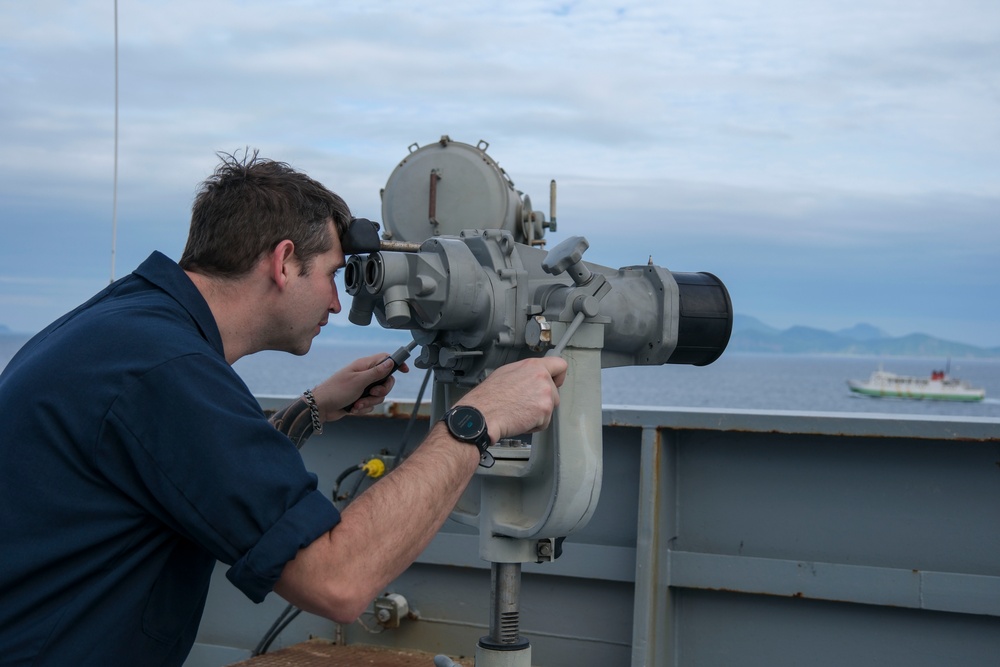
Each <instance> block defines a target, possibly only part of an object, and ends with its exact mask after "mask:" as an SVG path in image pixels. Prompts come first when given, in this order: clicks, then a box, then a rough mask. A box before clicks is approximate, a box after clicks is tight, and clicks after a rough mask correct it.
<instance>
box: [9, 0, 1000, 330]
mask: <svg viewBox="0 0 1000 667" xmlns="http://www.w3.org/2000/svg"><path fill="white" fill-rule="evenodd" d="M112 9H113V8H112V5H111V4H110V3H107V2H106V1H104V0H83V1H80V2H73V3H67V2H63V1H57V0H35V1H33V2H31V3H12V4H9V6H8V7H5V10H4V11H5V20H4V22H3V23H2V24H0V44H2V45H3V46H2V47H0V55H2V57H0V85H2V86H3V89H4V91H5V94H4V96H3V98H2V99H0V145H2V146H3V147H4V150H5V155H7V156H8V159H7V160H6V161H5V162H4V164H0V197H3V200H4V202H5V210H4V211H2V212H0V224H2V225H3V229H4V231H5V232H6V233H7V238H8V243H7V244H6V245H5V247H4V248H3V249H0V260H2V261H3V262H5V265H6V266H11V267H18V270H22V271H31V270H36V269H32V268H31V266H32V265H33V264H35V265H37V264H38V261H37V257H40V256H47V257H50V258H51V259H52V260H53V261H55V262H56V265H57V266H58V267H59V268H58V271H60V272H64V273H65V275H66V276H67V277H68V278H70V277H78V278H79V277H86V276H89V275H100V274H103V273H104V272H105V270H106V269H105V265H106V263H107V261H106V256H107V245H108V243H107V240H108V236H109V231H108V230H109V229H110V224H111V208H112V202H111V193H112V173H113V140H114V113H113V111H114V41H113V37H114V34H113V30H114V24H113V14H112ZM119 30H120V52H119V75H120V90H119V95H120V127H119V144H120V146H119V172H118V174H119V184H118V192H119V200H118V214H119V221H120V228H119V229H120V237H119V243H120V245H119V253H120V254H119V259H120V265H121V266H122V267H123V270H126V269H125V267H129V266H130V265H132V264H134V263H138V261H141V259H142V258H144V257H145V254H147V253H148V251H149V250H151V249H153V248H161V249H165V250H167V251H168V254H175V255H176V254H177V253H178V252H179V249H180V246H181V245H182V244H183V238H184V235H185V232H186V225H187V214H188V208H189V206H190V203H191V199H192V197H193V194H194V192H195V190H196V188H197V185H198V183H199V182H200V181H201V180H202V179H203V178H205V177H206V176H207V175H208V174H209V173H211V171H212V169H213V168H214V165H215V157H214V153H215V151H218V150H224V151H233V150H237V149H240V148H243V147H245V146H251V147H256V148H260V149H261V153H262V154H263V155H267V156H268V157H273V158H276V159H281V160H284V161H287V162H290V163H291V164H293V165H294V166H296V167H298V168H300V169H303V170H305V171H307V172H308V173H310V175H313V176H315V177H317V178H319V179H320V180H322V181H323V182H325V183H328V184H329V185H330V186H331V187H332V188H333V189H335V190H337V191H338V192H340V193H341V194H342V195H344V196H345V198H346V199H347V200H348V202H349V203H350V204H351V206H352V207H353V208H354V209H355V211H356V212H358V213H360V214H362V215H366V216H369V217H378V216H380V214H381V213H380V208H381V206H380V199H379V189H380V188H381V187H383V186H384V185H385V183H386V180H387V179H388V177H389V174H390V173H391V171H392V169H393V168H394V167H395V166H396V165H397V164H398V163H399V161H400V160H401V159H403V158H404V157H405V156H406V155H407V153H408V148H407V147H408V146H410V145H411V144H412V143H414V142H418V143H419V144H427V143H430V142H433V141H435V140H437V138H438V137H439V136H441V135H442V134H448V135H450V136H451V137H452V138H453V139H455V140H457V141H463V142H466V143H470V144H475V143H476V142H477V141H479V140H480V139H484V140H486V141H488V142H489V144H490V150H489V152H490V155H491V156H493V157H494V158H495V159H497V160H498V161H499V162H500V164H501V165H502V166H503V167H504V168H505V169H506V170H507V173H508V174H509V175H510V176H511V178H512V179H513V181H514V182H515V184H516V185H517V187H518V189H521V190H523V191H524V192H526V193H528V194H529V195H530V196H531V197H532V201H533V203H534V205H535V208H539V209H542V210H547V203H546V200H547V192H548V183H549V180H550V179H553V178H554V179H556V180H557V181H558V182H559V193H560V195H559V196H560V222H561V227H560V232H559V234H558V235H555V236H556V240H558V239H559V238H564V237H565V236H566V235H568V234H571V233H582V234H584V235H587V236H588V238H591V240H592V243H593V245H594V247H593V248H592V250H591V251H590V253H591V254H595V257H594V261H598V262H599V263H605V264H614V263H618V262H620V264H619V265H623V264H626V263H628V264H631V263H637V262H642V261H645V259H646V256H648V255H649V254H650V251H652V252H653V253H654V254H656V255H657V258H658V261H662V262H663V263H665V264H670V265H672V266H673V265H677V264H682V265H684V264H687V265H688V266H691V267H693V268H695V269H696V270H715V271H716V272H718V273H719V274H720V275H722V274H724V273H726V274H728V275H732V276H734V278H735V279H736V280H739V281H742V282H743V284H742V285H738V286H737V285H734V290H735V291H736V292H739V293H745V294H746V295H747V296H746V297H745V298H747V299H749V302H748V303H751V304H753V303H759V304H760V307H761V308H765V307H769V308H774V309H775V310H776V311H777V310H779V309H782V310H783V311H786V312H792V313H798V314H801V315H802V316H803V317H809V316H814V317H820V316H821V314H822V316H826V314H828V313H830V312H834V311H837V312H843V313H844V317H845V318H848V317H849V314H850V308H851V307H852V303H853V304H854V305H857V304H858V300H857V299H856V298H850V299H845V300H844V304H843V306H842V307H841V306H837V307H834V304H832V303H831V304H824V305H823V307H822V308H820V307H817V306H815V305H813V304H812V303H810V301H814V300H810V299H808V298H807V297H806V295H807V294H818V293H821V292H822V293H824V294H828V295H829V298H830V299H831V300H832V299H835V297H836V294H837V290H836V289H833V288H830V287H829V285H828V283H829V281H833V280H837V279H838V278H837V276H838V275H839V274H840V273H843V269H844V267H845V266H850V267H852V270H854V271H856V272H861V271H862V268H863V267H866V266H867V267H870V268H869V269H868V271H872V272H874V274H873V275H874V276H875V277H876V278H877V279H878V280H877V282H878V283H881V284H884V285H886V286H887V287H886V288H885V290H884V291H883V289H882V288H881V287H879V286H878V285H877V284H873V286H871V287H870V289H871V290H872V292H873V294H872V299H873V303H875V302H878V300H880V299H881V301H882V302H885V303H892V304H898V303H903V302H906V301H908V300H907V299H905V298H900V297H898V296H897V294H896V293H897V291H898V290H901V289H907V288H906V287H905V286H903V285H904V283H905V281H906V280H909V281H912V282H911V284H910V286H909V288H908V289H909V290H910V292H909V293H912V294H919V293H921V292H922V291H924V290H925V289H926V288H925V287H924V286H923V283H926V282H929V281H931V280H932V279H931V278H928V277H927V276H928V275H933V276H934V277H933V281H940V282H942V283H947V284H949V285H955V286H960V287H961V289H965V290H966V292H967V293H968V294H969V299H978V298H979V294H980V291H978V288H977V287H976V281H979V283H985V284H987V285H990V286H992V287H993V288H997V287H1000V277H998V275H997V270H996V269H993V268H992V264H991V262H990V260H989V257H990V252H991V248H995V247H997V241H998V240H1000V239H998V238H997V235H998V232H997V231H996V230H997V229H1000V225H998V224H997V222H1000V221H998V220H997V214H996V213H995V211H997V210H998V207H997V202H998V200H1000V161H998V160H997V154H998V152H1000V123H997V122H996V118H998V117H1000V98H998V96H997V94H996V91H997V89H998V83H1000V73H998V71H997V68H996V63H997V62H998V60H1000V5H997V4H996V3H995V2H992V1H990V0H949V1H947V2H945V1H944V0H929V1H927V2H921V3H919V4H914V3H912V2H905V1H904V0H817V1H815V2H810V3H806V4H803V3H801V2H792V1H791V0H768V1H767V2H758V3H746V2H742V1H736V0H720V1H719V2H712V3H704V2H695V1H694V0H678V1H672V2H669V3H648V2H633V1H630V0H629V1H623V2H618V3H615V4H614V5H608V4H606V3H601V2H596V1H586V0H580V1H577V2H547V1H536V0H513V1H512V2H507V3H492V2H485V1H483V0H476V1H472V2H466V3H459V4H457V5H456V4H454V3H453V4H452V5H442V4H430V5H426V4H425V5H420V6H416V5H413V3H411V2H407V1H404V0H391V1H390V0H372V1H371V2H366V3H360V4H356V5H353V6H350V7H342V6H338V5H332V4H330V3H324V2H319V1H318V0H316V1H310V0H301V1H298V2H291V3H288V2H286V3H272V2H265V1H264V0H250V1H237V0H220V1H219V2H212V3H208V4H206V3H195V2H194V1H193V0H176V1H174V2H170V3H163V2H140V1H134V2H127V3H119ZM14 248H17V250H14ZM29 251H30V252H29ZM598 252H599V253H600V254H601V257H597V256H596V253H598ZM660 257H662V258H663V259H662V260H659V258H660ZM29 258H30V261H29ZM931 259H933V261H934V262H935V264H936V266H935V270H934V272H933V273H932V274H928V273H927V272H926V271H925V269H924V268H923V264H924V263H925V262H926V261H928V260H931ZM917 267H919V270H918V268H917ZM685 268H686V267H685ZM793 271H794V273H795V281H796V282H797V283H798V285H800V286H801V290H802V293H801V294H797V295H796V296H795V298H796V299H803V300H804V301H803V302H802V303H796V304H795V305H794V306H787V307H785V306H781V305H780V304H779V303H777V302H776V301H774V300H771V301H770V302H768V301H766V300H764V299H761V298H759V297H758V296H757V295H762V294H765V293H767V292H768V290H777V291H778V293H787V292H788V289H787V288H781V289H779V287H780V286H781V283H780V281H779V283H778V284H775V282H773V279H772V277H771V276H781V277H784V276H786V275H788V274H790V273H792V272H793ZM921 271H924V273H921ZM970 275H974V276H975V278H970V277H969V276H970ZM896 276H899V278H896ZM727 284H728V280H727ZM970 285H971V287H970ZM30 289H31V288H30V286H27V285H26V286H24V287H23V290H25V293H27V292H28V291H29V290H30ZM81 289H82V288H81ZM852 289H853V288H852ZM942 289H944V288H943V287H942ZM953 292H954V290H953ZM949 294H951V293H949ZM741 295H742V294H741ZM81 296H82V297H85V296H86V295H81ZM937 298H940V299H944V297H943V296H939V297H937ZM951 298H952V299H953V300H954V297H951ZM81 300H82V298H81ZM960 300H961V299H960ZM911 305H914V307H916V306H915V304H911ZM3 308H4V306H3V304H2V303H0V322H2V321H3V320H4V317H5V316H4V311H3ZM969 309H970V312H972V311H973V310H975V311H976V312H978V310H979V309H976V308H974V307H973V306H971V305H970V306H969ZM920 310H923V309H920ZM39 312H41V311H39ZM753 314H757V315H761V316H766V313H763V312H758V313H753ZM55 315H58V313H53V314H52V317H54V316H55ZM899 317H900V318H903V317H904V315H903V314H901V315H900V316H899ZM978 317H980V318H981V319H982V321H983V322H987V321H989V322H992V323H994V324H997V316H996V315H991V314H985V313H984V314H982V315H981V316H978ZM990 318H992V319H990ZM50 319H51V318H50ZM765 319H766V317H765ZM913 319H914V322H915V323H916V322H918V321H919V322H931V324H932V325H934V326H941V327H947V326H950V325H949V324H948V322H947V321H946V319H943V318H936V319H935V318H934V317H933V316H932V315H928V314H927V313H923V312H921V313H918V314H914V315H913ZM776 324H778V323H776ZM851 324H854V321H853V318H851V319H850V320H849V321H845V322H843V323H842V326H850V325H851ZM924 328H927V327H924ZM998 330H1000V329H998Z"/></svg>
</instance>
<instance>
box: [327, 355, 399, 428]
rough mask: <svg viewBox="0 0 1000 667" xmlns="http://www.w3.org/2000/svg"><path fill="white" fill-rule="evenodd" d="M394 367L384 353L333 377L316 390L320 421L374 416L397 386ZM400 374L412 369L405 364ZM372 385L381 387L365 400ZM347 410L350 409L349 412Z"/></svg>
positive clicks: (361, 361)
mask: <svg viewBox="0 0 1000 667" xmlns="http://www.w3.org/2000/svg"><path fill="white" fill-rule="evenodd" d="M392 367H393V363H392V360H391V359H389V353H387V352H380V353H378V354H373V355H371V356H367V357H362V358H361V359H357V360H356V361H353V362H352V363H350V364H348V365H347V366H345V367H344V368H342V369H340V370H339V371H337V372H336V373H334V374H333V375H331V376H330V377H329V378H327V379H326V380H324V381H323V382H322V383H321V384H319V385H317V386H316V388H315V389H313V395H314V396H315V397H316V406H317V407H318V408H319V414H320V418H321V419H322V420H323V421H324V422H329V421H335V420H337V419H340V418H341V417H343V416H345V415H347V414H348V413H350V414H355V415H363V414H367V413H369V412H371V411H372V409H374V407H375V406H376V405H378V404H379V403H381V402H382V401H384V400H385V397H386V395H387V394H388V393H389V392H390V391H391V390H392V387H393V385H394V384H395V383H396V379H395V378H393V377H392V376H391V375H390V374H391V373H392ZM399 370H400V371H402V372H404V373H408V372H409V370H410V368H409V366H407V365H406V364H405V363H403V364H400V366H399ZM386 376H388V377H386ZM383 380H384V381H383ZM372 383H379V384H376V385H375V386H373V387H372V388H371V391H370V394H369V395H368V396H365V397H363V398H362V397H361V394H362V392H364V390H365V389H366V388H367V387H368V386H369V385H371V384H372ZM344 406H349V407H348V408H347V409H345V408H344Z"/></svg>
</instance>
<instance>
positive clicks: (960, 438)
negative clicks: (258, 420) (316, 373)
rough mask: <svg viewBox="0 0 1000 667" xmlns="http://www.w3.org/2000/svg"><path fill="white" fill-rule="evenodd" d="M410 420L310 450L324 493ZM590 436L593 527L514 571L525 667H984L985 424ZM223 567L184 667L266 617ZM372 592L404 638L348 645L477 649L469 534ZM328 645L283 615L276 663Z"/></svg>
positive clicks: (733, 414) (990, 460) (389, 419)
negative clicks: (598, 491)
mask: <svg viewBox="0 0 1000 667" xmlns="http://www.w3.org/2000/svg"><path fill="white" fill-rule="evenodd" d="M261 403H262V405H264V406H265V407H269V406H273V407H277V406H278V405H281V404H283V403H284V399H261ZM409 408H410V406H409V404H407V403H405V402H400V403H390V404H388V405H386V406H383V408H382V411H381V413H380V414H379V415H376V416H369V417H366V418H348V419H345V420H344V421H343V422H341V423H338V424H337V425H336V426H334V427H332V428H330V429H328V430H327V434H325V435H324V436H322V437H318V438H314V439H313V440H311V441H310V442H309V443H308V444H307V445H306V447H305V448H304V449H303V456H304V457H305V459H306V462H307V465H308V466H309V467H310V469H312V470H313V471H315V472H316V473H317V474H318V475H319V477H320V480H321V488H325V490H326V491H329V487H330V485H331V484H332V481H333V479H334V478H335V477H336V475H337V474H338V473H339V472H340V471H341V470H343V469H345V468H347V467H348V466H350V465H354V464H356V463H357V462H358V461H360V460H362V459H363V458H365V457H366V456H368V455H371V454H375V453H376V451H375V450H373V448H379V447H386V448H388V449H394V448H395V447H396V445H397V443H398V441H399V438H400V437H401V435H402V432H403V428H404V426H405V420H404V419H401V418H397V416H399V415H405V414H407V413H408V410H409ZM603 419H604V451H605V464H604V490H603V492H602V496H601V501H600V505H599V506H598V508H597V511H596V512H595V514H594V517H593V519H592V520H591V522H590V524H589V525H588V526H587V527H586V528H585V529H584V530H582V531H581V532H579V533H577V534H575V535H573V536H571V537H570V538H569V539H568V540H567V541H566V544H565V547H564V554H563V556H562V557H561V558H560V559H559V560H557V561H556V562H554V563H547V564H542V565H534V564H526V565H525V566H524V568H523V579H522V584H521V634H523V635H524V636H525V637H527V638H528V639H530V640H531V643H532V658H533V662H534V663H535V664H537V665H541V666H544V667H559V666H561V665H628V664H631V665H632V666H633V667H640V666H647V665H648V666H653V665H657V666H658V665H678V666H681V665H768V666H775V665H844V664H850V665H880V666H881V665H885V664H906V665H941V664H955V665H959V664H960V665H996V664H997V660H998V659H997V656H998V655H1000V529H998V527H1000V420H993V419H950V418H928V417H924V418H914V417H900V416H890V415H871V414H865V415H857V414H832V413H800V412H781V413H775V412H758V411H718V410H694V409H644V408H633V407H628V406H606V407H605V410H604V415H603ZM418 430H419V429H418ZM400 502H406V499H400ZM381 529H382V530H386V531H389V530H392V527H391V526H382V527H381ZM222 571H223V570H222V568H220V571H219V572H218V573H217V577H216V580H215V581H213V586H212V592H211V594H210V599H209V605H208V608H207V609H206V612H205V618H204V620H203V622H202V628H201V633H200V635H199V645H197V646H196V650H195V651H194V652H193V653H192V657H191V659H190V660H189V661H188V663H187V665H188V666H189V667H215V666H216V665H220V664H226V663H225V662H220V661H219V658H218V657H215V658H212V657H208V656H209V655H210V654H211V653H213V652H215V655H216V656H219V655H220V653H219V652H220V651H226V650H228V651H229V652H228V653H226V655H227V656H230V655H237V654H239V653H240V652H242V654H243V655H247V654H248V653H249V650H250V649H251V648H252V647H253V646H254V645H255V644H256V642H257V640H258V639H259V638H260V636H261V635H263V633H264V632H265V630H266V629H267V627H268V626H269V625H270V624H271V622H272V621H273V620H274V618H276V617H277V615H278V614H279V613H280V611H281V609H282V608H283V606H284V605H283V603H282V602H281V601H280V600H278V599H276V598H275V596H270V598H269V599H268V600H266V601H265V602H264V603H263V604H262V605H257V606H255V605H253V604H252V603H250V602H248V601H246V600H245V599H243V598H242V597H241V596H240V594H239V593H238V592H236V591H235V590H234V589H233V588H232V587H231V586H230V585H229V584H228V582H226V581H225V579H224V577H223V576H222V575H221V572H222ZM390 590H391V592H393V593H399V594H402V595H403V596H404V597H406V599H407V601H408V602H409V605H410V608H411V609H413V610H416V613H417V615H418V616H419V618H418V620H408V621H404V623H403V626H402V627H401V628H399V629H398V630H390V631H385V632H382V633H381V634H371V633H369V632H367V631H366V630H365V629H364V628H363V627H362V626H361V625H359V624H354V625H351V626H349V627H346V628H343V637H344V638H345V639H346V641H348V642H351V643H371V644H380V645H388V646H397V647H409V648H419V649H423V650H428V651H433V652H445V653H452V654H465V655H472V653H473V652H474V650H475V644H476V641H477V640H478V638H479V637H480V636H482V635H485V634H487V632H488V626H489V608H490V598H489V595H490V571H489V563H486V562H484V561H481V560H480V559H479V557H478V538H477V536H476V535H475V532H474V529H472V528H470V527H468V526H464V525H461V524H458V523H455V522H448V523H447V524H446V526H445V528H444V530H443V531H442V532H441V533H440V534H439V535H438V536H437V537H436V538H435V540H434V541H433V542H432V544H431V545H430V547H429V548H428V549H427V550H426V551H425V552H424V554H422V556H421V558H420V559H419V560H418V562H417V563H416V564H414V565H413V566H412V567H411V568H410V569H409V570H407V571H406V572H405V573H404V574H403V575H402V576H401V577H400V578H399V579H398V580H397V581H396V582H394V583H393V585H392V586H391V587H390ZM364 620H365V621H366V623H367V625H368V626H369V627H371V628H374V627H375V623H374V621H373V619H372V617H371V616H368V617H366V618H365V619H364ZM337 632H338V629H337V628H335V627H334V626H333V624H332V623H329V622H327V621H324V620H322V619H318V618H316V617H312V616H308V615H306V614H302V615H301V616H300V617H299V618H298V619H296V621H294V622H293V623H292V624H291V625H290V626H289V628H288V629H287V630H286V631H285V632H284V633H283V634H282V636H281V637H280V638H279V641H278V642H276V643H275V647H278V646H282V645H289V644H292V643H297V642H299V641H303V640H305V639H307V638H308V637H309V636H310V635H313V636H324V637H335V636H336V633H337ZM220 647H228V649H224V648H220ZM237 657H239V656H238V655H237ZM213 660H214V662H213ZM227 661H230V662H231V661H232V660H231V659H228V658H227Z"/></svg>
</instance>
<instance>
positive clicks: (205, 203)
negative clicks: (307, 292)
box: [179, 150, 351, 278]
mask: <svg viewBox="0 0 1000 667" xmlns="http://www.w3.org/2000/svg"><path fill="white" fill-rule="evenodd" d="M219 158H220V159H221V160H222V163H221V164H220V165H219V167H218V168H217V169H216V170H215V173H214V174H213V175H212V176H211V177H209V178H208V179H207V180H206V181H205V182H204V183H203V184H202V186H201V190H200V191H199V192H198V195H197V196H196V197H195V200H194V206H193V207H192V210H191V230H190V232H189V234H188V240H187V245H186V246H185V248H184V253H183V255H182V256H181V259H180V262H179V264H180V266H181V268H183V269H185V270H186V271H191V272H194V273H200V274H203V275H206V276H211V277H214V278H239V277H242V276H244V275H246V274H247V273H248V272H249V271H250V270H251V269H252V268H253V267H254V265H255V264H256V263H257V262H258V261H259V260H260V259H261V257H263V256H264V255H265V254H266V253H269V252H271V251H272V250H274V248H275V247H276V246H277V245H278V244H279V243H281V242H282V241H284V240H290V241H292V242H293V243H294V248H295V256H296V258H297V259H298V260H299V262H300V263H301V266H302V271H303V273H308V271H309V269H310V266H311V261H312V259H313V258H314V257H315V256H316V255H318V254H321V253H324V252H327V251H329V250H330V248H331V247H332V243H333V240H332V239H331V238H330V226H329V224H328V223H329V222H330V221H331V220H332V221H333V223H334V226H335V227H336V229H337V233H338V234H339V235H340V236H341V237H342V236H343V235H344V233H345V232H346V230H347V227H348V225H349V224H350V220H351V212H350V209H349V208H348V206H347V204H346V203H345V202H344V200H343V199H341V198H340V197H338V196H337V195H335V194H334V193H332V192H330V191H329V190H327V189H326V188H325V187H323V185H321V184H320V183H317V182H316V181H314V180H313V179H311V178H309V177H308V176H306V175H305V174H301V173H299V172H297V171H295V170H294V169H292V168H291V167H290V166H288V165H287V164H285V163H284V162H274V161H272V160H266V159H264V158H259V157H258V156H257V151H253V152H252V153H251V152H250V151H249V150H248V151H247V152H246V153H244V155H243V158H242V159H240V158H238V157H237V156H235V155H230V154H226V153H219Z"/></svg>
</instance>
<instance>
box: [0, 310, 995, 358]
mask: <svg viewBox="0 0 1000 667" xmlns="http://www.w3.org/2000/svg"><path fill="white" fill-rule="evenodd" d="M0 336H26V334H19V333H15V332H13V331H11V330H10V328H8V327H7V326H5V325H3V324H0ZM410 338H411V336H410V333H409V332H408V331H405V330H404V331H399V330H393V329H383V328H382V327H380V326H379V325H378V323H376V322H374V321H373V322H372V323H371V325H369V326H367V327H361V326H355V325H353V324H344V325H341V324H333V323H331V326H329V327H327V328H326V329H325V330H324V331H323V333H322V334H320V337H319V338H318V339H317V342H320V343H335V342H343V343H372V344H374V345H385V346H392V347H396V346H399V345H403V344H405V343H406V342H407V341H409V340H410ZM726 349H727V350H728V351H730V352H771V353H774V354H857V355H871V356H881V357H939V358H945V357H951V358H956V359H961V358H969V357H980V358H989V357H1000V347H990V348H987V347H976V346H975V345H967V344H965V343H956V342H954V341H948V340H943V339H941V338H935V337H934V336H928V335H927V334H921V333H914V334H909V335H907V336H897V337H893V336H889V335H888V334H886V333H885V332H884V331H882V330H881V329H879V328H877V327H875V326H873V325H871V324H863V323H862V324H856V325H854V326H853V327H850V328H849V329H841V330H839V331H826V330H824V329H817V328H814V327H807V326H794V327H789V328H788V329H777V328H775V327H772V326H769V325H767V324H765V323H763V322H761V321H760V320H759V319H757V318H756V317H752V316H750V315H741V314H739V313H736V315H735V316H734V317H733V335H732V338H730V340H729V346H728V347H727V348H726Z"/></svg>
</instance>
